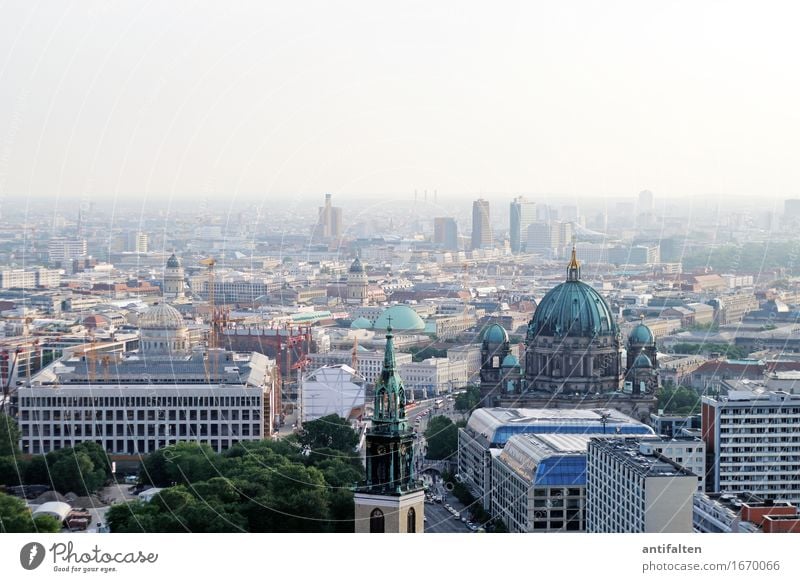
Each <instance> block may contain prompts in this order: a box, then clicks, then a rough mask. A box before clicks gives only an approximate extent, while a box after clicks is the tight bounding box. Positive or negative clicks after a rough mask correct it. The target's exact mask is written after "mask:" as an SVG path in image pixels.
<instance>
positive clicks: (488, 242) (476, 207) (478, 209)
mask: <svg viewBox="0 0 800 582" xmlns="http://www.w3.org/2000/svg"><path fill="white" fill-rule="evenodd" d="M493 246H494V236H493V235H492V221H491V214H490V210H489V201H488V200H484V199H482V198H481V199H479V200H476V201H475V202H473V203H472V249H473V250H474V249H488V248H492V247H493Z"/></svg>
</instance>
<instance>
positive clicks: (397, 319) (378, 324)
mask: <svg viewBox="0 0 800 582" xmlns="http://www.w3.org/2000/svg"><path fill="white" fill-rule="evenodd" d="M390 324H391V328H392V329H393V330H394V331H395V332H396V333H415V332H423V331H425V322H424V321H422V318H421V317H420V316H419V314H418V313H417V312H416V311H414V310H413V309H412V308H411V307H409V306H408V305H392V306H391V307H389V308H388V309H386V310H385V311H384V312H383V313H381V314H380V316H379V317H378V319H376V320H375V325H373V326H372V327H373V329H375V330H383V329H387V328H388V327H390Z"/></svg>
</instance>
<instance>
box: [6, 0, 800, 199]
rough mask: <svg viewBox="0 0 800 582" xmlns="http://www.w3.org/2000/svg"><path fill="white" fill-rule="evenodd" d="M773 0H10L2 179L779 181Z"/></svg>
mask: <svg viewBox="0 0 800 582" xmlns="http://www.w3.org/2000/svg"><path fill="white" fill-rule="evenodd" d="M768 6H769V8H768V9H762V10H755V9H754V7H753V5H752V4H751V3H747V2H704V3H697V2H670V3H651V2H646V3H645V2H637V1H618V2H603V3H596V2H558V3H531V2H504V3H500V4H492V5H488V4H486V3H480V2H459V3H458V5H457V7H456V6H455V5H450V4H441V3H437V4H431V3H429V2H404V3H402V4H401V5H391V6H390V5H386V4H377V3H374V2H349V3H346V4H344V5H340V4H335V5H334V4H331V3H329V2H305V3H302V4H299V5H294V4H293V5H288V6H280V5H270V4H264V3H259V2H243V3H225V4H224V5H222V4H220V3H215V2H205V3H193V4H192V5H191V6H189V5H183V4H180V3H175V4H173V3H157V4H142V3H140V2H116V3H108V2H83V3H79V4H76V5H73V4H62V3H36V4H34V3H23V2H19V3H11V4H10V5H6V6H5V7H4V9H3V10H4V13H3V18H2V19H0V55H4V57H3V58H2V59H0V86H2V87H3V90H2V91H0V136H3V139H2V143H0V195H2V196H14V197H22V198H27V197H32V198H39V197H67V198H75V197H86V198H92V199H126V198H128V197H135V198H138V199H157V200H159V201H161V200H163V199H165V198H173V197H174V198H178V199H187V198H192V199H196V198H202V197H211V198H214V197H224V198H226V199H238V198H239V197H241V198H251V197H255V198H257V199H258V198H261V199H264V200H271V198H270V197H272V196H279V197H290V198H293V197H296V196H315V195H317V194H318V193H319V192H328V191H331V192H335V193H337V194H342V195H346V196H356V197H373V198H374V197H380V196H387V195H388V196H396V195H403V196H407V195H409V194H410V193H411V192H413V191H414V190H415V189H417V190H420V191H421V190H423V189H429V190H433V189H437V190H438V192H439V193H440V195H441V196H442V197H458V196H466V197H468V198H467V199H470V197H474V196H475V195H481V194H483V193H486V194H491V193H504V194H506V195H516V194H519V193H531V194H536V195H540V196H541V195H552V196H566V197H575V196H582V197H583V196H588V197H604V196H606V197H608V196H621V195H634V194H635V193H636V192H638V191H639V190H641V189H643V188H649V189H652V190H654V191H656V192H658V193H659V194H660V195H661V196H666V197H672V196H678V197H687V196H692V197H693V196H703V195H709V194H722V195H731V196H758V197H767V198H772V197H782V196H790V195H793V194H797V193H798V183H799V182H800V169H799V168H798V166H797V164H796V163H794V161H795V160H796V159H798V155H799V154H800V141H799V139H800V138H798V136H800V117H798V115H797V114H796V103H797V102H798V98H800V83H799V82H798V80H799V79H798V75H800V72H798V69H797V67H796V66H795V62H794V60H795V59H794V57H793V55H796V54H798V53H800V46H799V45H800V39H798V37H797V35H796V34H795V31H794V22H796V21H797V18H796V17H797V10H798V8H797V6H796V5H795V4H792V3H770V4H769V5H768Z"/></svg>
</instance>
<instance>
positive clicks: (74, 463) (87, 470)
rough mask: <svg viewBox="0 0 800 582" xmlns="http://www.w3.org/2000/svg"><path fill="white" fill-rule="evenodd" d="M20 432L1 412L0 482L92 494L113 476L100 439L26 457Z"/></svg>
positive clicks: (14, 423)
mask: <svg viewBox="0 0 800 582" xmlns="http://www.w3.org/2000/svg"><path fill="white" fill-rule="evenodd" d="M19 435H20V433H19V427H18V426H17V423H16V421H15V420H14V419H13V418H11V417H10V416H8V415H6V414H0V485H5V486H6V487H18V486H20V485H50V487H52V488H53V489H54V490H56V491H58V492H59V493H69V492H73V493H77V494H78V495H89V494H91V493H94V492H95V491H97V490H98V489H100V488H101V487H102V486H103V485H104V484H105V483H106V481H108V480H109V479H110V478H111V463H110V462H109V460H108V455H107V454H106V452H105V450H103V447H101V446H100V445H98V444H97V443H93V442H86V443H81V444H79V445H76V446H75V447H74V448H71V447H67V448H63V449H59V450H57V451H51V452H49V453H47V454H46V455H34V456H33V457H31V458H30V459H25V458H23V457H22V455H21V453H20V450H19V445H18V443H19Z"/></svg>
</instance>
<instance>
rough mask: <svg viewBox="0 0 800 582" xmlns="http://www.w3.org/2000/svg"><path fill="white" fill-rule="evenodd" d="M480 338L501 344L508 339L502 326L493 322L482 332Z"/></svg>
mask: <svg viewBox="0 0 800 582" xmlns="http://www.w3.org/2000/svg"><path fill="white" fill-rule="evenodd" d="M482 339H483V341H485V342H489V343H490V344H502V343H505V342H507V341H508V333H506V330H505V329H503V327H502V326H500V325H498V324H496V323H493V324H492V325H490V326H489V327H487V328H486V330H485V331H484V332H483V338H482Z"/></svg>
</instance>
